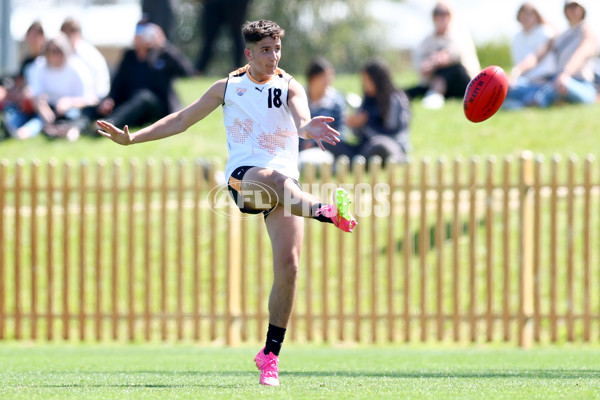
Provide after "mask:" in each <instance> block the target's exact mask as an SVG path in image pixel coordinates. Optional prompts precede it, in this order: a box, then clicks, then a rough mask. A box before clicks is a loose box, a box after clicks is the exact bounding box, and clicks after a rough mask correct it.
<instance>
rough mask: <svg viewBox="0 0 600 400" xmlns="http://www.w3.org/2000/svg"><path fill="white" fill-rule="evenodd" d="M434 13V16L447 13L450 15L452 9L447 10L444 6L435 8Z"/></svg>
mask: <svg viewBox="0 0 600 400" xmlns="http://www.w3.org/2000/svg"><path fill="white" fill-rule="evenodd" d="M433 15H434V16H445V15H450V11H448V10H445V9H443V8H436V9H434V10H433Z"/></svg>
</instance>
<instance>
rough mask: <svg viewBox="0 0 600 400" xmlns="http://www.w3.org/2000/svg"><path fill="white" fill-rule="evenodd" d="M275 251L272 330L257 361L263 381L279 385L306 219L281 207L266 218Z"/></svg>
mask: <svg viewBox="0 0 600 400" xmlns="http://www.w3.org/2000/svg"><path fill="white" fill-rule="evenodd" d="M266 225H267V231H268V233H269V237H270V239H271V247H272V251H273V286H272V288H271V295H270V297H269V330H268V332H267V340H266V344H265V347H264V348H263V349H262V350H261V351H259V352H258V354H257V355H256V357H255V358H254V361H255V362H256V366H257V367H258V369H259V370H260V383H261V384H263V385H269V386H279V367H278V364H279V351H280V350H281V345H282V343H283V339H284V337H285V331H286V329H287V325H288V322H289V320H290V316H291V314H292V308H293V305H294V299H295V297H296V290H297V287H298V269H299V264H300V253H301V251H302V240H303V235H304V220H303V219H302V218H301V217H298V216H295V215H289V214H287V213H286V212H285V210H284V209H283V207H282V206H277V207H276V208H275V209H274V210H273V211H272V212H271V213H270V214H269V216H268V217H267V219H266Z"/></svg>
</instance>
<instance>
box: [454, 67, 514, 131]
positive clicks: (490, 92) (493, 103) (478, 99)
mask: <svg viewBox="0 0 600 400" xmlns="http://www.w3.org/2000/svg"><path fill="white" fill-rule="evenodd" d="M507 91H508V78H507V77H506V72H504V70H503V69H502V68H500V67H498V66H497V65H492V66H490V67H487V68H486V69H484V70H483V71H481V72H480V73H479V74H477V76H476V77H475V78H473V79H472V80H471V82H469V85H468V86H467V90H466V91H465V97H464V99H463V108H464V110H465V116H466V117H467V119H468V120H469V121H471V122H481V121H485V120H486V119H488V118H489V117H491V116H492V115H494V114H495V113H496V111H498V109H499V108H500V106H502V103H503V102H504V99H505V98H506V92H507Z"/></svg>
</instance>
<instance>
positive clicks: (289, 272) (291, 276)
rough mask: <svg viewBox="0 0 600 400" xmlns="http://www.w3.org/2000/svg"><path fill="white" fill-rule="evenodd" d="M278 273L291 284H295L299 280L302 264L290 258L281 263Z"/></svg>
mask: <svg viewBox="0 0 600 400" xmlns="http://www.w3.org/2000/svg"><path fill="white" fill-rule="evenodd" d="M278 270H279V271H278V272H279V274H280V276H281V277H282V278H283V279H285V280H286V281H287V282H289V283H293V282H295V281H296V279H297V278H298V271H299V270H300V263H299V262H298V259H297V258H296V257H290V258H288V259H286V260H284V261H283V262H281V263H279V266H278Z"/></svg>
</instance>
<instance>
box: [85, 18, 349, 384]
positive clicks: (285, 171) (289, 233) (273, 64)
mask: <svg viewBox="0 0 600 400" xmlns="http://www.w3.org/2000/svg"><path fill="white" fill-rule="evenodd" d="M284 33H285V32H284V30H283V29H281V27H279V25H277V24H276V23H275V22H272V21H268V20H259V21H253V22H247V23H246V24H244V26H243V27H242V34H243V36H244V40H245V43H246V48H245V49H244V54H245V56H246V58H247V59H248V61H249V63H248V65H246V66H245V67H243V68H241V69H239V70H237V71H235V72H233V73H231V74H230V75H229V77H228V78H225V79H221V80H218V81H216V82H215V83H214V84H213V85H212V86H211V87H210V88H209V89H208V90H207V91H206V92H205V93H204V94H203V95H202V97H200V99H198V100H196V101H195V102H194V103H192V104H191V105H189V106H188V107H186V108H185V109H183V110H181V111H177V112H174V113H172V114H170V115H168V116H166V117H164V118H162V119H160V120H159V121H157V122H155V123H154V124H152V125H150V126H148V127H146V128H143V129H141V130H139V131H137V132H135V133H134V132H130V131H129V128H128V126H127V125H126V126H125V127H124V129H120V128H118V127H116V126H114V125H113V124H111V123H108V122H106V121H98V123H97V124H98V127H99V128H100V129H99V130H98V132H99V133H100V134H101V135H103V136H106V137H108V138H110V139H112V140H113V141H115V142H116V143H118V144H122V145H130V144H134V143H140V142H147V141H150V140H158V139H163V138H165V137H168V136H172V135H176V134H178V133H181V132H184V131H186V130H187V129H188V128H189V127H190V126H191V125H193V124H195V123H196V122H198V121H200V120H202V119H203V118H204V117H206V116H207V115H208V114H210V113H211V112H213V111H214V110H215V109H216V108H217V107H219V106H220V105H221V106H223V117H224V124H225V127H226V131H227V145H228V148H229V160H228V162H227V167H226V176H227V178H228V190H229V192H230V193H231V195H232V197H233V198H234V200H235V201H236V203H237V205H238V207H239V208H240V210H241V211H242V212H245V213H251V214H258V213H263V214H264V216H265V223H266V227H267V231H268V234H269V237H270V239H271V246H272V248H273V270H274V281H273V286H272V289H271V294H270V297H269V328H268V332H267V340H266V345H265V348H264V349H262V350H261V351H259V353H258V354H257V355H256V357H255V359H254V360H255V362H256V365H257V367H258V368H259V370H260V380H259V382H260V383H261V384H264V385H269V386H279V375H278V372H279V369H278V362H279V358H278V354H279V351H280V349H281V344H282V342H283V339H284V336H285V331H286V327H287V324H288V322H289V318H290V315H291V312H292V306H293V303H294V298H295V294H296V288H297V275H298V269H299V258H300V253H301V249H302V241H303V219H302V218H301V217H305V218H313V219H316V220H318V221H321V222H331V223H333V224H334V225H335V226H336V227H338V228H340V229H342V230H344V231H346V232H351V231H352V230H353V228H354V226H355V225H356V220H355V219H354V218H353V217H352V216H351V215H350V213H349V210H348V206H349V200H348V197H347V196H348V194H347V193H346V192H345V191H344V190H342V189H337V190H336V191H335V194H334V203H335V205H329V204H322V203H319V202H318V200H317V199H316V198H315V197H314V196H312V195H311V194H309V193H307V192H303V191H302V190H301V189H300V186H299V184H298V181H297V178H298V176H299V173H298V167H297V166H298V137H299V136H300V137H302V138H312V139H314V140H315V141H316V142H317V145H319V147H320V148H321V149H323V150H324V148H323V143H322V142H326V143H329V144H331V145H333V144H335V143H337V142H339V138H338V137H339V135H340V134H339V132H337V131H336V130H335V129H333V128H331V127H330V126H329V125H328V124H327V122H331V121H332V120H333V119H332V118H330V117H324V116H316V117H314V118H311V115H310V110H309V107H308V101H307V98H306V93H305V91H304V88H303V87H302V86H301V85H300V83H298V82H297V81H296V80H295V79H293V78H292V77H291V76H290V75H289V74H287V73H286V72H285V71H283V70H281V69H280V68H279V67H278V64H279V61H280V59H281V40H282V38H283V36H284Z"/></svg>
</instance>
